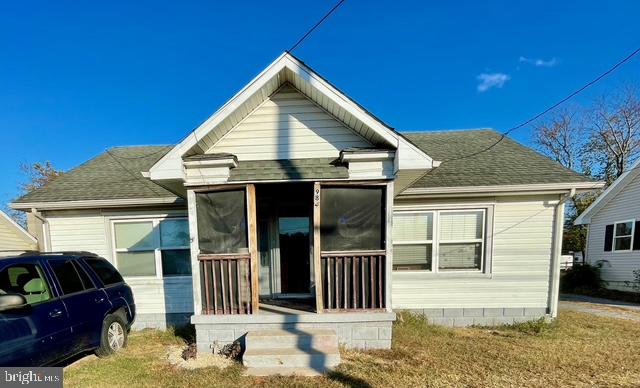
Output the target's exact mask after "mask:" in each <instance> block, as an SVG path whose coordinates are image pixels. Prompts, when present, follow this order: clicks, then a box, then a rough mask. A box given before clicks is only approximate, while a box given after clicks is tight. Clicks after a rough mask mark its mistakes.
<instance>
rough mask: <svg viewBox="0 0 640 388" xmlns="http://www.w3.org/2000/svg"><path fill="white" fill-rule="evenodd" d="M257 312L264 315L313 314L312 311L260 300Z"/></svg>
mask: <svg viewBox="0 0 640 388" xmlns="http://www.w3.org/2000/svg"><path fill="white" fill-rule="evenodd" d="M258 311H259V314H264V315H315V314H316V313H315V312H313V311H306V310H300V309H296V308H291V307H285V306H278V305H275V304H270V303H265V302H260V306H259V310H258Z"/></svg>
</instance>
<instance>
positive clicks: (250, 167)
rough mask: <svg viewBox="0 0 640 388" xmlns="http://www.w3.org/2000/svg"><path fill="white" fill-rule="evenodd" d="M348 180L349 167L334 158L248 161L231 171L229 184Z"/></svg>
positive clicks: (240, 163) (241, 162)
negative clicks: (271, 181)
mask: <svg viewBox="0 0 640 388" xmlns="http://www.w3.org/2000/svg"><path fill="white" fill-rule="evenodd" d="M347 178H349V171H348V169H347V167H345V166H343V165H339V164H337V163H335V159H333V158H313V159H286V160H255V161H253V160H252V161H249V160H247V161H240V162H239V163H238V167H236V168H232V169H231V171H230V176H229V182H245V181H270V180H312V179H347Z"/></svg>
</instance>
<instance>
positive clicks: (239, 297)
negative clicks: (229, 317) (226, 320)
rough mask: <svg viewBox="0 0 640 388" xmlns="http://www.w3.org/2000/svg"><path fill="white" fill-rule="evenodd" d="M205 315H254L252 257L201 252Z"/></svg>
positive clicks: (201, 281) (203, 310) (199, 258)
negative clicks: (202, 253)
mask: <svg viewBox="0 0 640 388" xmlns="http://www.w3.org/2000/svg"><path fill="white" fill-rule="evenodd" d="M198 260H199V261H200V284H201V289H202V297H203V299H204V300H203V301H202V313H203V314H252V313H253V311H252V310H253V309H252V303H251V256H250V255H249V254H246V255H245V254H229V255H225V254H217V255H199V256H198Z"/></svg>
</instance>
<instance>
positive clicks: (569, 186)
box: [398, 182, 605, 197]
mask: <svg viewBox="0 0 640 388" xmlns="http://www.w3.org/2000/svg"><path fill="white" fill-rule="evenodd" d="M604 184H605V183H604V182H574V183H543V184H524V185H492V186H457V187H455V186H454V187H429V188H409V189H407V190H405V191H403V192H402V193H400V194H399V195H398V196H399V197H413V196H420V197H423V196H437V195H464V196H468V195H489V194H491V195H509V194H532V193H535V194H555V193H564V192H567V191H571V190H576V191H577V192H586V191H592V190H597V189H599V188H602V187H603V186H604Z"/></svg>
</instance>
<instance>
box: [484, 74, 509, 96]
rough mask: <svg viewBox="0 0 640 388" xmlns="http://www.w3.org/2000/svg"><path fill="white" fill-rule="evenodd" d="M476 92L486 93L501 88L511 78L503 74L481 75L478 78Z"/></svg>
mask: <svg viewBox="0 0 640 388" xmlns="http://www.w3.org/2000/svg"><path fill="white" fill-rule="evenodd" d="M476 78H477V79H478V91H479V92H481V93H482V92H486V91H487V90H489V89H492V88H501V87H503V86H504V84H505V82H507V81H509V80H510V79H511V77H510V76H509V75H508V74H504V73H482V74H480V75H479V76H478V77H476Z"/></svg>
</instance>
